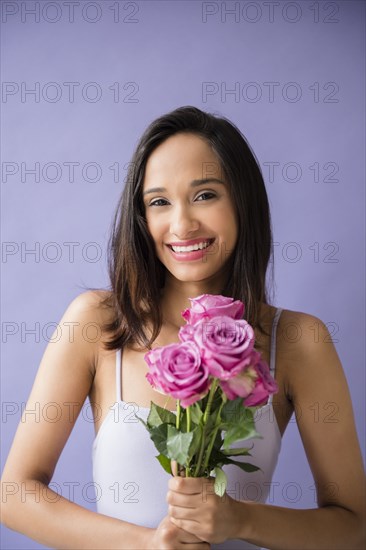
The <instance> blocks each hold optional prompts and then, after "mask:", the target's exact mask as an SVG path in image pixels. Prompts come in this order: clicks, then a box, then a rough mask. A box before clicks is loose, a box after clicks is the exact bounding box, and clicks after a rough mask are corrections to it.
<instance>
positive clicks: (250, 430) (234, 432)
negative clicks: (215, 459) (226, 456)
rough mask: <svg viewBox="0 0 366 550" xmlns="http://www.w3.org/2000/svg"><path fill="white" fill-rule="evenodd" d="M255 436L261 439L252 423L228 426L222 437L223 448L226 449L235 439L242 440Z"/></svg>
mask: <svg viewBox="0 0 366 550" xmlns="http://www.w3.org/2000/svg"><path fill="white" fill-rule="evenodd" d="M252 437H253V438H254V437H257V438H260V439H263V438H262V436H261V435H260V434H259V433H258V432H257V431H256V429H255V427H254V425H250V424H241V425H240V424H238V425H237V426H234V427H232V428H230V429H229V430H228V431H227V432H226V434H225V438H224V449H228V448H229V446H230V445H232V443H235V442H236V441H239V440H240V441H242V440H244V439H251V438H252Z"/></svg>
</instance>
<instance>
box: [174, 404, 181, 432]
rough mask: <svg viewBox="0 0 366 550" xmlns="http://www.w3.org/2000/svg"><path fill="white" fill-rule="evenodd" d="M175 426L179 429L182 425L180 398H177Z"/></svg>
mask: <svg viewBox="0 0 366 550" xmlns="http://www.w3.org/2000/svg"><path fill="white" fill-rule="evenodd" d="M175 427H176V428H177V430H179V427H180V400H179V399H177V417H176V419H175Z"/></svg>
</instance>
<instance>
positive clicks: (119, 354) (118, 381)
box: [116, 349, 122, 401]
mask: <svg viewBox="0 0 366 550" xmlns="http://www.w3.org/2000/svg"><path fill="white" fill-rule="evenodd" d="M121 362H122V350H121V349H118V350H117V351H116V401H122V389H121Z"/></svg>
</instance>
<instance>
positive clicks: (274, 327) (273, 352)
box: [268, 307, 282, 403]
mask: <svg viewBox="0 0 366 550" xmlns="http://www.w3.org/2000/svg"><path fill="white" fill-rule="evenodd" d="M281 313H282V308H280V307H278V308H277V309H276V313H275V315H274V318H273V323H272V333H271V352H270V364H269V370H270V371H271V375H272V376H273V378H274V377H275V370H276V335H277V325H278V321H279V318H280V315H281ZM272 398H273V394H271V395H270V397H269V400H268V403H272Z"/></svg>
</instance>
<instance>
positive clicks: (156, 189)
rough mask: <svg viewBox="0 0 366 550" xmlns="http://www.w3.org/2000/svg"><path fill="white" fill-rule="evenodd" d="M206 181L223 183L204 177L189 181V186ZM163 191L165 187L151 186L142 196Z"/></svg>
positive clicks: (203, 183) (196, 185) (195, 185)
mask: <svg viewBox="0 0 366 550" xmlns="http://www.w3.org/2000/svg"><path fill="white" fill-rule="evenodd" d="M206 183H221V184H222V185H225V183H224V182H223V181H222V180H219V179H217V178H204V179H201V180H193V181H191V183H190V187H198V186H199V185H205V184H206ZM164 191H166V188H165V187H152V188H151V189H148V190H147V191H144V193H143V196H144V197H145V195H149V194H150V193H162V192H164Z"/></svg>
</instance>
